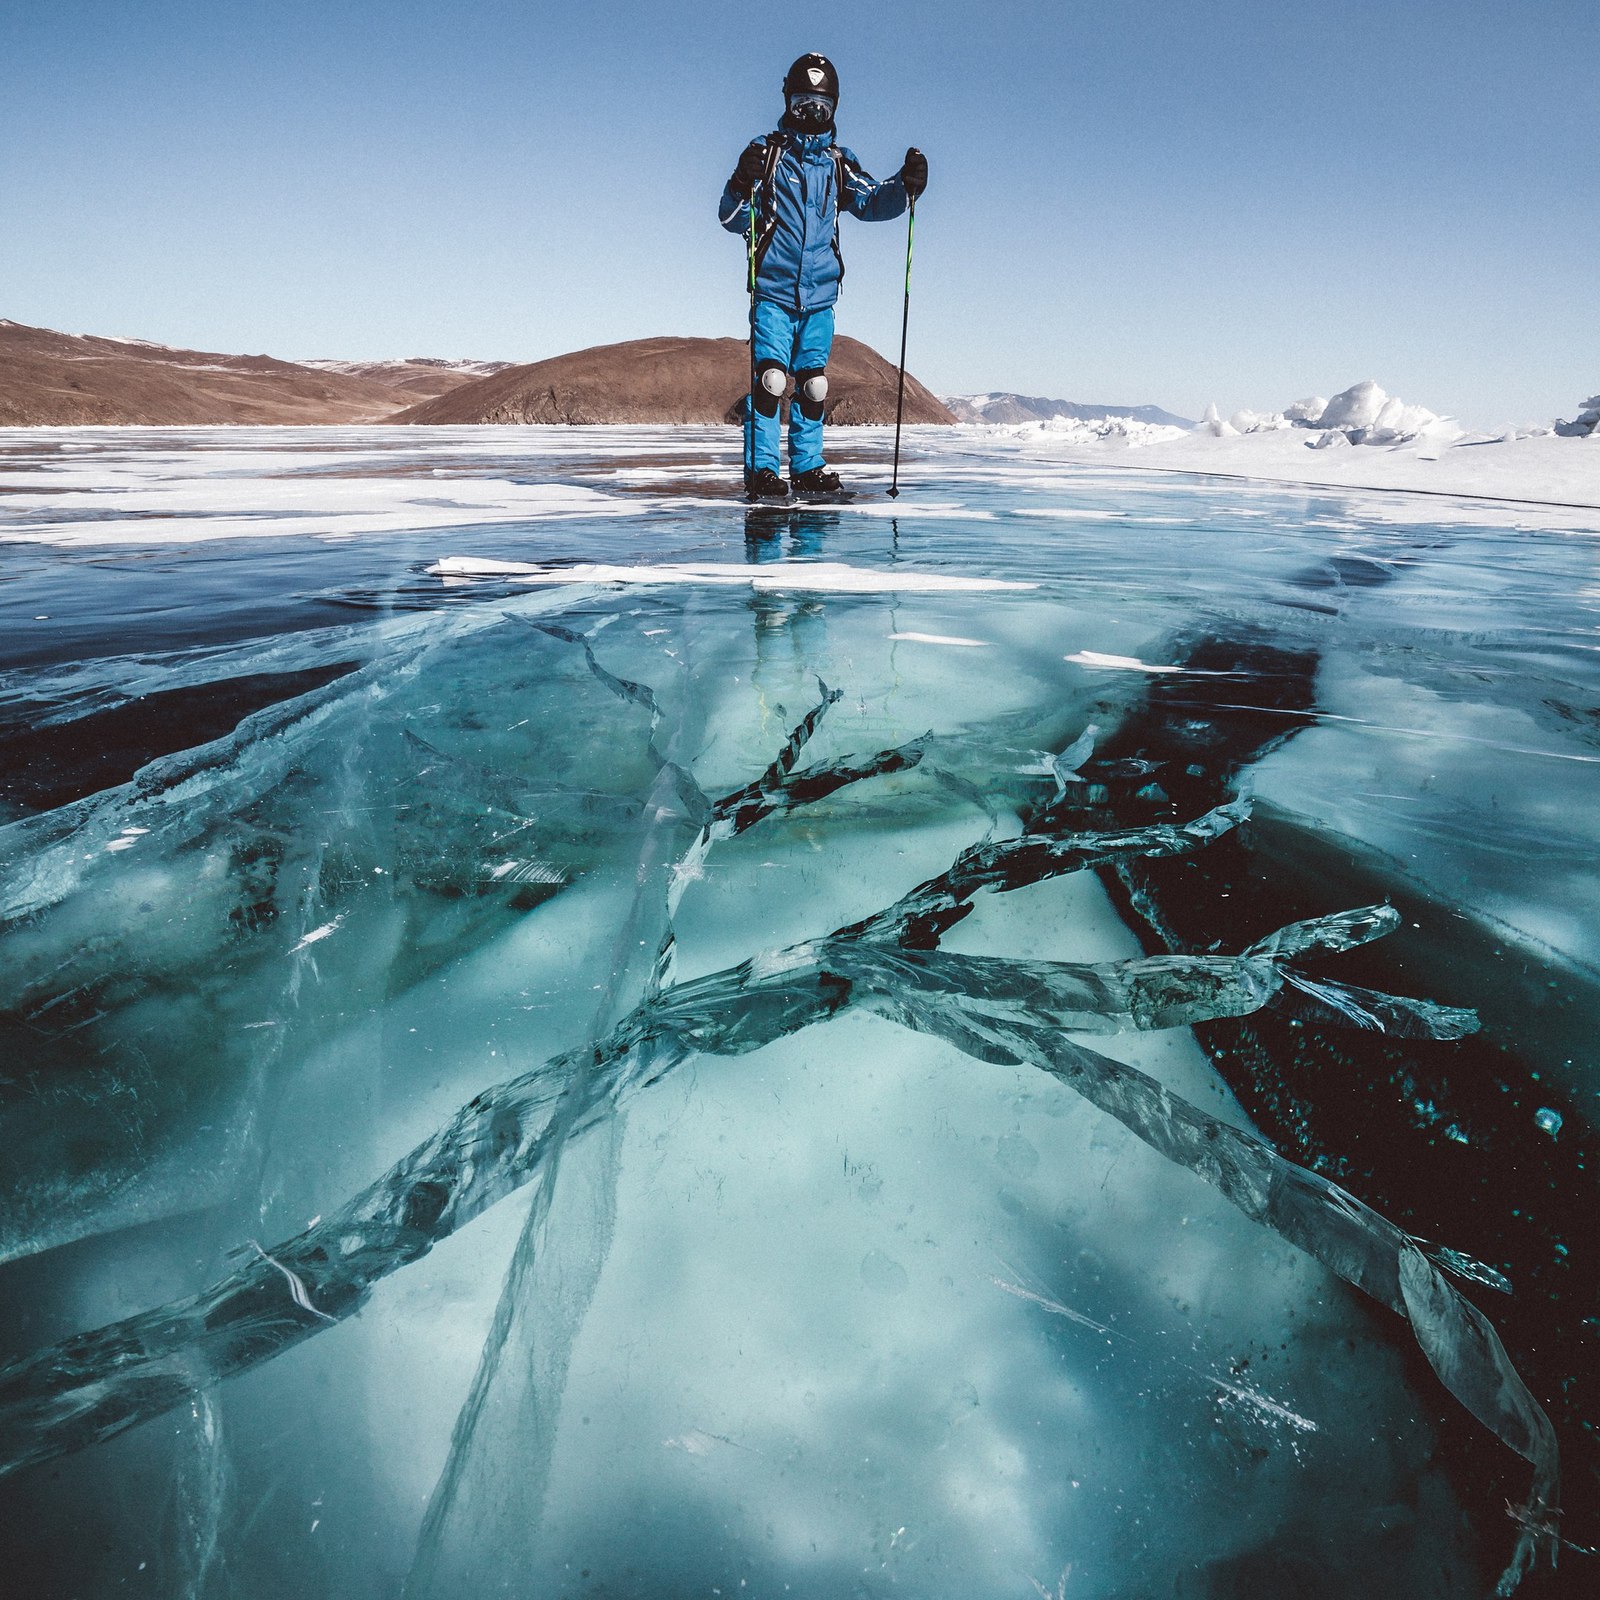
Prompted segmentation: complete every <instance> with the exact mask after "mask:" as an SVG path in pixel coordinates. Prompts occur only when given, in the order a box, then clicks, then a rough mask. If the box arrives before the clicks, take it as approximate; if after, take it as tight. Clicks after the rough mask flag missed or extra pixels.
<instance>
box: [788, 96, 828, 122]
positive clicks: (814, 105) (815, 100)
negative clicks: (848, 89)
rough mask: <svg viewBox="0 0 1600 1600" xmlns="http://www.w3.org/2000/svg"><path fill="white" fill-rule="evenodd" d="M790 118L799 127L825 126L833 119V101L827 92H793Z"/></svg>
mask: <svg viewBox="0 0 1600 1600" xmlns="http://www.w3.org/2000/svg"><path fill="white" fill-rule="evenodd" d="M789 120H790V121H791V122H793V123H794V125H795V126H796V127H797V128H825V127H827V125H828V124H829V123H830V122H832V121H833V101H832V100H831V99H830V98H829V97H828V96H827V95H825V94H792V95H790V96H789Z"/></svg>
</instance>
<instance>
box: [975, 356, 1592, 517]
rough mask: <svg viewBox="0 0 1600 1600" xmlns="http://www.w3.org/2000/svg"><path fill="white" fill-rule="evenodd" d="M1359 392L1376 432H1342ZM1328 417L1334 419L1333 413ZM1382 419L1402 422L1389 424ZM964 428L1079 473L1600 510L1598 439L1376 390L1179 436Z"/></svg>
mask: <svg viewBox="0 0 1600 1600" xmlns="http://www.w3.org/2000/svg"><path fill="white" fill-rule="evenodd" d="M1364 390H1366V391H1370V392H1371V395H1372V396H1373V397H1375V401H1376V402H1377V404H1374V405H1373V406H1371V407H1369V409H1372V410H1374V412H1375V414H1376V415H1377V421H1378V422H1379V424H1380V426H1379V427H1371V426H1368V427H1362V426H1359V425H1358V426H1352V427H1347V426H1346V423H1349V422H1354V423H1356V424H1359V423H1361V421H1362V420H1363V419H1362V417H1360V416H1358V415H1356V414H1355V412H1354V410H1353V409H1352V407H1351V406H1350V404H1349V401H1350V400H1351V398H1352V397H1355V399H1356V400H1358V401H1359V400H1361V399H1364V398H1367V396H1365V395H1362V394H1361V393H1360V391H1364ZM1341 402H1345V404H1344V405H1343V406H1341ZM1383 402H1387V407H1388V409H1387V410H1386V411H1384V410H1382V408H1381V406H1382V403H1383ZM1586 403H1587V402H1586ZM1306 406H1314V407H1316V408H1317V409H1318V411H1319V412H1320V411H1322V408H1324V407H1325V408H1326V412H1325V413H1323V414H1322V415H1321V416H1320V417H1318V418H1317V420H1308V419H1307V417H1306V416H1305V415H1297V413H1299V412H1301V409H1302V408H1303V407H1306ZM1336 408H1337V409H1338V410H1339V415H1338V416H1337V417H1335V416H1334V415H1332V413H1333V412H1334V411H1335V409H1336ZM1346 411H1349V412H1351V415H1349V416H1346V415H1345V412H1346ZM1587 415H1588V413H1587V412H1585V413H1583V416H1584V417H1586V416H1587ZM1581 420H1582V418H1580V421H1581ZM1390 421H1398V422H1399V423H1401V424H1403V425H1402V426H1398V427H1393V428H1390V427H1387V426H1386V424H1387V423H1388V422H1390ZM1564 426H1565V427H1566V428H1568V429H1570V428H1572V427H1573V426H1574V425H1573V424H1566V425H1564ZM964 431H967V432H970V433H973V434H976V435H979V436H980V437H982V439H983V440H984V443H985V444H986V445H990V446H993V447H996V448H999V449H1002V450H1003V449H1006V448H1007V447H1008V446H1009V447H1011V448H1014V449H1017V450H1019V451H1020V452H1022V453H1025V454H1027V455H1029V456H1043V457H1047V458H1048V459H1049V460H1051V461H1060V462H1068V463H1072V464H1076V465H1083V466H1095V467H1122V468H1134V469H1138V470H1142V471H1147V472H1190V473H1204V474H1207V475H1211V476H1216V477H1227V478H1246V479H1253V480H1257V481H1260V482H1263V483H1279V484H1295V485H1300V486H1303V487H1306V488H1329V489H1375V490H1392V491H1396V492H1402V493H1408V494H1432V495H1451V496H1457V497H1461V498H1465V499H1475V500H1506V501H1518V502H1525V503H1528V504H1536V505H1550V506H1564V507H1571V508H1576V509H1588V508H1591V507H1592V508H1595V509H1597V510H1600V431H1596V432H1591V433H1589V434H1587V435H1577V434H1574V433H1572V432H1570V431H1569V432H1565V433H1563V432H1562V431H1561V429H1560V428H1558V429H1555V430H1552V431H1540V432H1536V433H1521V432H1513V433H1507V434H1481V433H1468V432H1465V431H1464V430H1462V429H1461V428H1460V427H1459V426H1457V425H1455V424H1454V423H1452V422H1451V421H1450V419H1448V418H1442V417H1436V416H1434V414H1433V413H1431V412H1428V411H1425V410H1424V409H1423V408H1422V407H1420V406H1402V405H1400V403H1399V402H1397V401H1394V400H1392V399H1391V398H1390V397H1388V396H1385V395H1384V394H1383V391H1382V390H1379V389H1377V386H1376V385H1356V386H1355V387H1354V388H1353V389H1351V390H1347V391H1345V394H1344V395H1338V396H1335V397H1334V400H1333V401H1332V402H1326V401H1320V400H1317V401H1310V402H1306V401H1302V402H1300V403H1299V404H1298V405H1296V406H1291V407H1290V408H1289V409H1288V411H1287V412H1281V413H1273V414H1270V415H1267V414H1261V413H1253V412H1241V413H1236V414H1235V416H1234V418H1233V419H1232V421H1231V422H1230V421H1224V420H1223V419H1222V418H1221V417H1219V416H1218V415H1217V414H1216V411H1215V408H1213V409H1212V411H1211V412H1210V413H1209V414H1208V416H1207V419H1206V421H1204V422H1202V423H1201V424H1200V425H1199V426H1198V427H1196V428H1193V429H1187V430H1185V429H1179V428H1172V427H1159V426H1153V425H1151V424H1149V423H1145V422H1140V421H1137V420H1135V419H1133V418H1131V417H1128V418H1124V417H1110V418H1105V419H1102V420H1100V421H1096V422H1073V421H1069V420H1067V419H1064V418H1063V419H1056V420H1053V421H1051V422H1045V423H1023V424H1009V425H1005V424H1000V425H982V424H967V425H965V428H964Z"/></svg>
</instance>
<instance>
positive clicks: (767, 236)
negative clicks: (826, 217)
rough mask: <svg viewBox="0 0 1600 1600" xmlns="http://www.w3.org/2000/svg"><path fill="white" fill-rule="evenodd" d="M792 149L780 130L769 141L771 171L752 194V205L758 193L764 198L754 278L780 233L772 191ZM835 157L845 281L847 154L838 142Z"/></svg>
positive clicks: (840, 255)
mask: <svg viewBox="0 0 1600 1600" xmlns="http://www.w3.org/2000/svg"><path fill="white" fill-rule="evenodd" d="M788 148H789V138H788V135H787V134H786V133H785V132H784V131H783V130H782V129H781V128H779V129H777V130H776V131H775V132H774V133H773V134H772V135H770V136H769V137H768V139H767V169H766V171H765V172H763V173H762V175H761V182H760V183H759V184H757V185H756V188H755V190H754V191H753V192H752V193H751V196H750V198H751V200H752V202H753V201H754V200H755V197H756V194H760V196H761V216H762V219H763V220H762V224H761V232H760V233H759V234H758V235H757V236H756V248H755V259H754V262H753V265H752V267H751V276H752V279H754V278H755V277H758V276H759V275H760V273H761V263H762V260H763V259H764V258H765V256H766V253H767V246H768V245H770V244H771V243H772V236H773V234H774V233H776V232H777V231H778V208H777V206H776V204H774V197H773V192H772V186H773V180H774V179H775V178H776V177H777V175H778V163H779V162H780V161H782V160H783V152H784V151H785V150H787V149H788ZM828 153H829V154H830V155H831V156H832V157H833V253H834V255H835V256H836V257H837V258H838V262H839V282H840V283H843V282H844V253H843V251H841V250H840V248H839V209H840V202H841V201H842V200H843V199H844V180H845V162H844V151H843V150H841V149H840V148H839V143H838V140H837V139H835V141H834V143H833V146H832V148H831V149H830V151H829V152H828Z"/></svg>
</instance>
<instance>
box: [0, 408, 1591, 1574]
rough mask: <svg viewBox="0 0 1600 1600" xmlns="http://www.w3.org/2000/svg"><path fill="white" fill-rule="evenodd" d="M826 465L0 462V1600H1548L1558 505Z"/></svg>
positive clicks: (500, 458) (1074, 471)
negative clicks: (802, 490)
mask: <svg viewBox="0 0 1600 1600" xmlns="http://www.w3.org/2000/svg"><path fill="white" fill-rule="evenodd" d="M834 442H835V445H836V455H835V458H834V460H835V464H836V465H838V466H839V467H840V468H841V470H842V471H843V473H844V475H845V476H846V479H847V481H848V482H850V483H851V484H853V485H854V486H856V487H858V488H860V489H862V490H863V491H865V492H864V493H863V496H862V498H860V499H859V500H857V501H856V502H855V503H853V504H851V505H848V506H842V507H832V508H823V507H806V508H789V509H763V510H761V511H758V512H747V510H746V508H745V507H744V506H743V504H742V503H741V502H740V501H738V500H737V499H736V498H735V494H734V491H735V486H736V478H737V464H738V448H739V441H738V436H737V434H736V433H734V432H733V431H732V430H727V429H646V428H605V429H601V428H596V429H553V428H551V429H543V428H532V429H515V428H504V429H305V430H293V429H220V430H209V431H193V432H191V431H184V430H140V429H125V430H119V429H86V430H31V431H11V432H0V1096H3V1098H0V1117H3V1121H0V1262H3V1265H0V1362H5V1363H8V1365H6V1366H5V1367H4V1369H3V1370H0V1472H4V1473H6V1474H7V1475H6V1476H4V1477H3V1478H0V1502H3V1503H4V1504H5V1506H6V1508H7V1513H8V1514H7V1515H6V1517H5V1519H4V1523H3V1526H4V1529H5V1531H4V1533H3V1534H0V1544H3V1548H0V1559H3V1561H4V1564H5V1569H6V1570H7V1571H8V1573H11V1574H13V1575H14V1576H15V1575H24V1576H25V1577H26V1592H29V1593H31V1594H36V1595H40V1596H54V1595H61V1596H67V1595H72V1596H81V1597H85V1600H88V1597H99V1596H110V1595H113V1594H115V1595H119V1596H121V1595H148V1596H152V1597H166V1596H173V1595H193V1596H199V1597H223V1596H228V1597H249V1600H255V1597H261V1600H267V1597H277V1596H281V1595H287V1594H294V1595H297V1596H316V1597H322V1596H327V1597H330V1600H331V1597H334V1596H337V1597H340V1600H369V1597H370V1600H380V1597H389V1596H399V1595H401V1594H402V1593H404V1594H405V1595H407V1596H428V1597H438V1600H446V1597H455V1596H466V1595H472V1596H479V1595H482V1596H489V1595H509V1596H519V1597H520V1596H527V1597H533V1596H540V1597H544V1596H573V1597H578V1596H610V1597H640V1600H643V1597H647V1596H649V1597H656V1596H664V1595H680V1594H682V1595H689V1594H697V1595H714V1594H722V1595H726V1596H732V1595H748V1596H751V1597H755V1596H763V1597H764V1596H779V1595H784V1594H793V1595H796V1596H800V1595H810V1596H818V1597H833V1596H860V1597H868V1596H872V1597H876V1596H887V1595H890V1594H902V1595H910V1596H917V1597H919V1600H923V1597H928V1600H934V1597H937V1600H945V1597H948V1600H987V1597H991V1596H992V1597H996V1600H999V1597H1008V1596H1017V1597H1020V1600H1030V1597H1032V1596H1034V1595H1036V1594H1043V1595H1045V1596H1047V1597H1058V1596H1059V1597H1061V1600H1067V1597H1073V1600H1085V1597H1105V1600H1126V1597H1132V1596H1146V1595H1149V1596H1167V1595H1173V1596H1184V1597H1199V1600H1231V1597H1241V1600H1242V1597H1244V1596H1264V1595H1288V1594H1294V1595H1297V1596H1323V1595H1325V1596H1330V1597H1331V1596H1342V1595H1347V1594H1353V1593H1361V1594H1364V1595H1368V1596H1389V1595H1394V1596H1402V1595H1404V1596H1407V1597H1413V1596H1430V1597H1431V1596H1438V1597H1446V1596H1457V1595H1465V1594H1478V1593H1486V1592H1489V1591H1490V1590H1492V1589H1493V1588H1494V1586H1495V1584H1496V1582H1497V1580H1499V1578H1500V1574H1501V1573H1502V1571H1506V1572H1508V1574H1509V1576H1508V1577H1507V1578H1506V1579H1505V1580H1504V1583H1505V1586H1509V1585H1510V1584H1511V1582H1512V1581H1513V1579H1514V1578H1515V1577H1516V1576H1517V1575H1518V1574H1520V1573H1521V1572H1522V1569H1523V1568H1524V1567H1525V1566H1526V1567H1528V1568H1529V1571H1530V1572H1531V1575H1530V1576H1527V1577H1526V1578H1525V1580H1524V1582H1523V1588H1522V1592H1523V1593H1525V1594H1529V1595H1540V1594H1556V1593H1573V1594H1588V1593H1592V1592H1594V1584H1595V1582H1596V1568H1597V1565H1600V1563H1597V1562H1596V1560H1595V1558H1593V1557H1591V1556H1589V1555H1587V1554H1585V1553H1583V1552H1582V1551H1581V1550H1577V1549H1570V1548H1569V1549H1563V1550H1561V1552H1560V1556H1561V1559H1560V1564H1559V1567H1558V1568H1557V1569H1555V1570H1554V1571H1552V1570H1551V1569H1550V1561H1551V1558H1552V1556H1553V1555H1554V1554H1555V1553H1556V1547H1557V1538H1556V1534H1555V1532H1554V1530H1555V1529H1556V1528H1557V1527H1559V1530H1560V1534H1561V1535H1562V1536H1564V1538H1565V1539H1566V1540H1567V1541H1570V1542H1571V1543H1573V1544H1576V1545H1580V1546H1583V1545H1594V1544H1596V1543H1600V1453H1597V1450H1596V1434H1595V1429H1596V1425H1597V1423H1600V1369H1597V1364H1596V1359H1595V1354H1596V1348H1597V1340H1600V1301H1597V1296H1596V1289H1597V1273H1596V1248H1597V1246H1596V1237H1595V1230H1594V1225H1593V1218H1594V1214H1595V1210H1594V1208H1595V1200H1596V1195H1595V1185H1594V1176H1593V1165H1594V1163H1593V1159H1592V1158H1593V1156H1594V1154H1595V1139H1594V1131H1593V1130H1594V1123H1595V1109H1596V1094H1597V1092H1600V1072H1597V1064H1596V1058H1595V1053H1594V1039H1595V1037H1596V1029H1597V1027H1600V949H1597V938H1600V936H1597V918H1596V906H1597V905H1600V805H1597V804H1596V795H1597V787H1600V568H1597V560H1596V557H1597V552H1600V532H1597V529H1596V526H1595V523H1594V520H1593V517H1594V514H1593V513H1591V512H1585V511H1581V510H1573V509H1567V510H1562V509H1559V508H1538V507H1533V506H1511V505H1504V504H1500V505H1494V504H1489V503H1486V502H1473V501H1470V500H1453V499H1449V498H1441V497H1421V496H1407V495H1403V494H1393V493H1370V492H1363V491H1355V490H1334V489H1327V490H1295V489H1291V488H1285V487H1282V486H1278V485H1272V486H1264V485H1258V484H1251V483H1244V482H1223V481H1220V480H1208V479H1204V478H1187V477H1182V476H1176V475H1172V474H1141V473H1138V472H1132V471H1125V470H1112V469H1097V468H1093V467H1085V466H1082V465H1067V464H1063V463H1061V462H1059V461H1052V460H1051V459H1050V458H1049V454H1048V452H1047V451H1046V450H1044V449H1030V447H1029V446H1028V445H1027V443H1026V442H1025V441H1000V440H996V439H992V438H991V439H984V438H982V437H981V436H975V435H974V434H972V433H970V432H967V431H965V430H924V429H919V430H914V431H913V434H912V437H911V444H910V448H909V451H908V455H907V459H906V461H905V463H903V467H902V474H901V483H902V491H903V492H902V494H901V496H900V498H899V499H898V500H890V499H888V498H886V497H885V495H884V494H883V490H884V488H885V487H886V486H887V483H888V438H887V435H886V434H883V433H880V432H878V431H876V430H870V431H869V430H860V431H856V430H841V431H840V432H839V433H838V434H837V435H836V436H835V441H834ZM1473 1307H1477V1308H1479V1309H1478V1310H1474V1309H1473ZM1495 1330H1498V1336H1497V1335H1496V1332H1495ZM1502 1340H1503V1347H1502V1343H1501V1341H1502ZM1519 1374H1520V1376H1519ZM1524 1384H1525V1385H1526V1387H1524ZM1558 1454H1559V1457H1560V1490H1559V1491H1558V1487H1557V1456H1558ZM1558 1503H1559V1504H1560V1505H1561V1506H1563V1507H1564V1508H1565V1511H1564V1515H1562V1516H1560V1518H1559V1522H1558V1521H1557V1516H1556V1511H1555V1507H1556V1505H1557V1504H1558ZM1508 1505H1509V1506H1510V1507H1511V1508H1512V1511H1513V1515H1512V1517H1510V1518H1508V1517H1507V1515H1506V1509H1507V1506H1508Z"/></svg>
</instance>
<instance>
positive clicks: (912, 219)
mask: <svg viewBox="0 0 1600 1600" xmlns="http://www.w3.org/2000/svg"><path fill="white" fill-rule="evenodd" d="M916 226H917V202H916V201H915V200H914V199H913V200H912V201H911V202H910V203H909V206H908V209H907V212H906V302H905V306H904V309H903V310H902V311H901V313H900V387H899V389H898V391H897V392H896V394H895V399H894V472H893V475H892V476H891V478H890V482H889V498H890V499H891V500H895V499H898V498H899V495H900V418H901V416H902V415H903V414H904V412H905V407H906V326H907V324H908V323H909V322H910V321H911V239H912V235H913V233H914V232H915V231H916ZM750 348H751V349H752V350H754V349H755V346H754V344H752V345H751V347H750Z"/></svg>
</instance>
